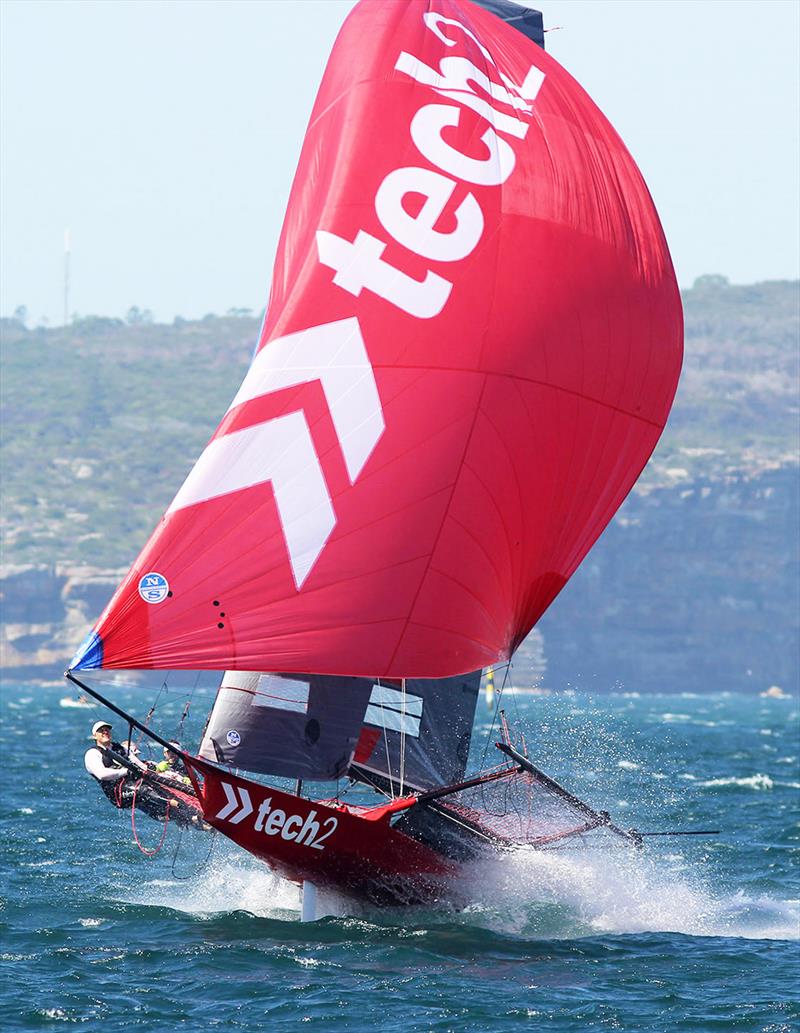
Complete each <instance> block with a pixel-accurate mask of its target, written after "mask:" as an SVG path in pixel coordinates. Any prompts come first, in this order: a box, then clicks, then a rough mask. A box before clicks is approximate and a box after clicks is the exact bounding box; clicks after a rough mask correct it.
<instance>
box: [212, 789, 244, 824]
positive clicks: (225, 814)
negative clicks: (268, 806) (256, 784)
mask: <svg viewBox="0 0 800 1033" xmlns="http://www.w3.org/2000/svg"><path fill="white" fill-rule="evenodd" d="M220 785H221V786H222V788H223V790H224V792H225V799H226V800H227V801H228V802H227V803H226V804H225V806H224V807H223V808H222V810H221V811H220V812H219V814H218V815H217V818H226V819H227V820H228V821H229V822H230V823H231V824H232V825H238V824H239V822H240V821H242V820H243V819H244V818H246V817H247V815H248V814H252V813H253V804H252V803H251V801H250V793H249V792H248V791H247V790H246V789H245V788H244V786H240V787H239V796H241V802H240V801H239V799H238V797H237V796H236V789H235V787H234V786H232V785H229V784H228V783H227V782H220ZM239 807H241V810H240V811H239V813H238V814H236V815H234V817H230V815H231V814H233V812H234V811H235V810H236V809H237V808H239Z"/></svg>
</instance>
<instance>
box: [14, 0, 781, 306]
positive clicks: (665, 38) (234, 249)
mask: <svg viewBox="0 0 800 1033" xmlns="http://www.w3.org/2000/svg"><path fill="white" fill-rule="evenodd" d="M367 2H376V0H367ZM530 5H531V6H534V5H533V4H530ZM351 6H352V3H351V2H349V0H224V2H217V0H201V2H197V0H177V2H167V0H147V2H145V0H113V2H112V0H95V2H87V0H56V2H51V0H0V19H2V21H1V23H0V48H1V49H0V58H1V59H2V71H0V76H2V78H1V79H0V314H2V315H6V316H7V315H11V314H12V313H13V312H14V311H15V310H16V309H17V308H18V307H19V306H23V305H24V306H25V307H26V308H27V310H28V323H29V325H38V324H41V323H43V322H45V321H46V322H48V323H49V324H50V325H57V324H60V323H61V322H63V320H64V235H65V230H69V245H70V293H69V313H70V315H73V314H77V315H80V316H86V315H90V314H92V315H106V316H120V317H122V316H124V315H125V314H126V312H127V311H128V310H129V308H130V307H131V306H134V305H136V306H138V307H139V308H142V309H145V308H146V309H149V310H150V311H151V312H152V313H153V314H154V316H155V318H156V319H157V320H159V321H171V320H172V319H173V318H174V317H175V316H176V315H180V316H183V317H184V318H197V317H200V316H203V315H205V314H207V313H209V312H213V313H217V314H221V313H224V312H226V311H228V310H229V309H231V308H249V309H252V310H253V311H254V312H258V311H260V310H261V309H262V308H263V306H264V305H265V303H266V300H267V296H268V292H269V282H270V276H271V269H272V263H273V259H274V255H275V248H276V245H277V241H278V235H279V233H280V228H281V223H282V220H283V213H284V210H285V206H286V201H287V197H288V193H289V188H290V185H291V181H292V177H293V174H294V168H295V165H296V162H297V158H298V155H299V151H300V146H301V143H302V139H303V134H304V131H305V127H306V123H307V121H308V116H309V114H310V111H311V106H312V104H313V100H314V96H315V94H316V89H317V86H318V84H319V80H320V78H321V75H322V72H323V68H324V65H325V61H326V59H327V55H328V53H329V52H330V48H331V46H332V44H333V41H334V39H335V37H336V33H337V32H338V29H339V27H340V25H341V23H342V21H343V20H344V17H345V16H346V14H347V12H348V11H349V10H350V8H351ZM535 6H537V7H538V8H539V9H540V10H542V11H543V13H544V17H545V27H546V28H549V29H550V30H551V31H549V32H548V34H547V37H546V43H547V48H548V50H549V52H550V53H551V54H552V55H553V56H554V57H555V58H556V59H557V60H558V61H559V62H560V63H561V64H562V65H564V66H565V67H566V68H567V69H568V70H569V71H570V72H571V73H572V75H574V76H575V77H576V78H577V79H578V81H579V82H581V84H582V85H583V86H584V87H585V88H586V89H587V90H588V92H589V93H590V95H591V96H592V97H593V98H594V100H595V101H596V102H597V104H598V105H599V106H600V108H601V109H602V110H603V111H604V113H605V114H606V115H607V117H608V118H609V119H610V121H611V122H612V124H613V125H614V126H615V128H616V129H617V130H618V132H619V133H620V135H621V136H622V138H623V140H624V141H625V143H626V144H627V146H628V148H629V150H630V151H631V153H632V154H633V156H634V157H635V159H636V161H637V162H638V164H639V167H640V168H641V170H642V172H643V174H644V177H645V180H646V181H647V183H648V186H649V187H650V191H651V193H652V195H653V197H654V199H655V202H656V206H657V208H658V210H659V213H660V215H661V219H662V222H663V225H664V229H665V232H666V235H667V239H668V241H669V243H670V248H671V251H672V256H673V261H674V263H675V268H676V272H677V275H678V280H679V282H680V284H681V285H682V286H684V287H687V286H691V284H692V283H693V281H694V280H695V278H696V277H698V276H701V275H703V274H705V273H717V274H722V275H724V276H727V277H728V278H729V279H730V280H731V281H732V282H734V283H753V282H757V281H760V280H768V279H795V278H797V277H798V275H800V269H799V265H800V213H799V210H798V206H799V204H800V185H799V184H800V128H799V127H800V81H799V79H798V74H799V73H798V68H800V4H798V3H796V2H795V0H760V2H759V3H757V4H755V3H753V4H745V3H741V2H740V3H736V2H734V3H730V2H724V0H607V2H606V0H541V2H540V3H538V4H535Z"/></svg>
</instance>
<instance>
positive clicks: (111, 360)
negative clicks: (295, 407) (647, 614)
mask: <svg viewBox="0 0 800 1033" xmlns="http://www.w3.org/2000/svg"><path fill="white" fill-rule="evenodd" d="M684 305H685V311H686V362H685V367H684V374H683V378H682V381H681V386H680V388H679V391H678V399H677V402H676V406H675V409H674V413H673V416H672V418H671V421H670V424H669V427H668V428H667V432H666V433H665V435H664V438H663V440H662V442H661V444H660V445H659V448H658V450H657V452H656V456H655V457H654V460H653V462H652V463H651V465H650V467H649V468H648V470H647V471H646V473H645V475H644V477H643V479H642V487H643V489H644V490H648V489H650V488H653V487H657V486H659V485H664V486H668V485H670V484H672V483H675V482H676V479H677V480H678V481H680V480H682V479H684V480H685V479H686V478H694V477H696V476H713V475H717V476H723V475H725V474H726V473H729V472H730V471H738V472H740V473H741V472H745V473H746V472H747V471H751V472H753V473H756V472H758V471H759V470H762V469H764V468H767V467H770V466H776V465H780V464H782V463H785V462H787V461H791V459H792V457H793V456H795V455H796V449H797V431H798V399H797V382H798V348H797V341H798V325H799V324H800V318H799V314H798V284H797V283H788V282H779V283H763V284H756V285H754V286H748V287H732V286H729V285H727V284H726V283H725V281H724V280H722V278H719V277H704V278H701V280H700V281H698V283H697V284H696V285H695V287H694V289H692V290H691V291H688V292H686V293H685V295H684ZM258 329H259V324H258V321H257V320H256V319H254V318H249V317H247V316H233V315H232V316H226V317H214V316H207V317H206V318H205V319H202V320H198V321H191V322H189V321H184V320H176V321H175V323H173V324H172V325H161V324H152V323H147V322H144V321H135V322H132V323H123V322H122V321H121V320H114V319H103V318H97V317H89V318H86V319H81V320H77V321H76V322H74V323H73V324H71V325H70V326H68V327H64V328H59V329H45V328H39V329H34V330H27V329H26V328H25V327H24V325H23V324H22V323H21V322H20V321H19V320H16V319H11V320H8V319H6V320H3V321H2V385H1V391H2V396H1V397H2V421H3V438H2V473H3V492H4V503H3V510H2V545H3V551H2V558H3V561H4V562H5V563H7V564H24V563H55V562H65V563H82V564H89V565H91V566H94V567H109V566H123V565H125V564H127V563H130V562H131V561H132V560H133V558H134V557H135V555H136V553H137V552H138V550H139V548H140V547H141V546H142V544H143V543H144V542H145V540H146V539H147V537H148V535H149V534H150V532H151V530H152V528H153V526H154V525H155V523H156V521H157V520H158V519H159V517H160V516H161V514H162V513H163V511H164V509H165V508H166V506H167V505H168V504H169V502H170V500H171V498H172V496H173V495H174V494H175V491H176V490H177V488H178V487H179V485H180V483H181V482H182V479H183V478H184V477H185V475H186V474H187V472H188V471H189V469H190V468H191V466H192V464H193V462H194V460H195V459H196V458H197V456H198V455H199V454H200V452H201V451H202V448H203V446H204V444H205V443H206V441H207V440H208V438H209V436H210V435H211V433H212V432H213V430H214V428H215V427H216V425H217V423H218V421H219V419H220V418H221V416H222V414H223V412H224V411H225V409H226V407H227V405H228V404H229V402H230V399H231V398H232V396H233V394H234V393H235V391H236V389H237V387H238V385H239V383H240V382H241V380H242V377H243V376H244V373H245V370H246V368H247V365H248V362H249V359H250V356H251V353H252V350H253V346H254V343H255V340H256V337H257V334H258Z"/></svg>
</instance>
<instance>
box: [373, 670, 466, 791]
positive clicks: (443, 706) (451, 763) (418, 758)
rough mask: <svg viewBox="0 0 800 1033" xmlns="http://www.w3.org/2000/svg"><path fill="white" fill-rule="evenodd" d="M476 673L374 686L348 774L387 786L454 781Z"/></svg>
mask: <svg viewBox="0 0 800 1033" xmlns="http://www.w3.org/2000/svg"><path fill="white" fill-rule="evenodd" d="M480 682H481V672H480V671H475V672H473V673H472V674H466V675H459V676H457V677H455V678H429V679H423V678H410V679H408V680H407V681H406V682H405V684H404V685H401V684H399V683H397V682H389V683H381V684H378V685H375V686H374V688H373V690H372V694H371V696H370V701H369V706H368V707H367V710H366V713H365V714H364V727H363V729H362V731H361V736H360V738H359V741H358V746H357V747H356V751H355V754H354V757H353V763H354V773H355V774H356V775H357V776H360V777H364V776H366V777H367V779H370V778H371V777H372V778H374V776H378V778H379V784H381V785H388V786H389V787H390V788H391V789H392V790H394V789H395V788H396V787H398V786H399V785H400V784H401V783H402V785H404V786H405V787H407V788H413V789H430V788H432V787H433V786H437V785H448V784H450V783H453V782H458V781H459V780H460V779H461V778H462V777H463V775H464V772H465V770H466V767H467V760H468V758H469V744H470V738H471V736H472V725H473V721H474V719H475V705H476V703H477V701H478V690H479V688H480Z"/></svg>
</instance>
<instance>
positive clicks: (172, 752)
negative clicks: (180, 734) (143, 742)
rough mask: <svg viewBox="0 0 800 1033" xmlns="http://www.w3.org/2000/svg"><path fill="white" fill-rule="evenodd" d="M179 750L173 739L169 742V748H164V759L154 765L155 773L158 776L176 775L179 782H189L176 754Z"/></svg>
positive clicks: (179, 746) (177, 743)
mask: <svg viewBox="0 0 800 1033" xmlns="http://www.w3.org/2000/svg"><path fill="white" fill-rule="evenodd" d="M170 747H171V749H170ZM180 748H181V744H180V743H179V742H176V741H175V740H174V739H173V740H171V741H170V744H169V747H167V746H165V747H164V759H163V760H160V761H159V762H158V764H156V771H157V772H158V773H159V774H160V775H177V776H178V777H179V778H180V779H181V781H186V782H189V776H188V774H187V772H186V767H185V765H184V763H183V761H182V760H181V758H180V757H179V756H178V753H177V751H178V750H180Z"/></svg>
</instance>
